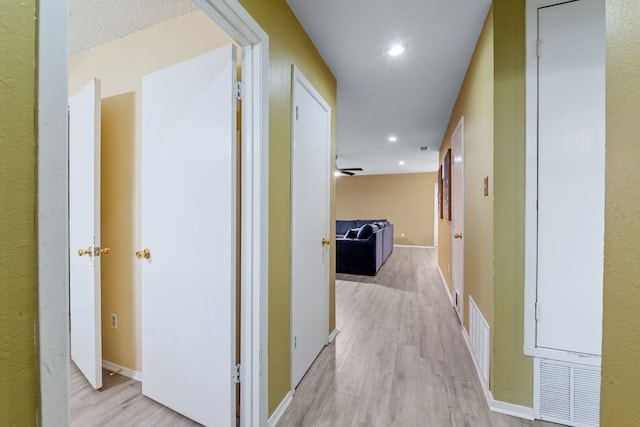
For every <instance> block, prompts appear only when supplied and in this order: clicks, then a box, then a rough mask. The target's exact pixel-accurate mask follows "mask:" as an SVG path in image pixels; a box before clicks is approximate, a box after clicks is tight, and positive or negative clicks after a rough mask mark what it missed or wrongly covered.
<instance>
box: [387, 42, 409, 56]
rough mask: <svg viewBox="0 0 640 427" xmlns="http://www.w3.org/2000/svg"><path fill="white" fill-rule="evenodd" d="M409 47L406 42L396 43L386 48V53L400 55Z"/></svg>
mask: <svg viewBox="0 0 640 427" xmlns="http://www.w3.org/2000/svg"><path fill="white" fill-rule="evenodd" d="M407 49H408V46H407V45H406V44H404V43H398V44H394V45H392V46H391V47H388V48H386V49H385V51H384V53H385V55H388V56H400V55H402V54H403V53H405V52H406V51H407Z"/></svg>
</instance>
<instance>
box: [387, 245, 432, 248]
mask: <svg viewBox="0 0 640 427" xmlns="http://www.w3.org/2000/svg"><path fill="white" fill-rule="evenodd" d="M393 246H394V247H397V248H427V249H433V248H435V246H420V245H393Z"/></svg>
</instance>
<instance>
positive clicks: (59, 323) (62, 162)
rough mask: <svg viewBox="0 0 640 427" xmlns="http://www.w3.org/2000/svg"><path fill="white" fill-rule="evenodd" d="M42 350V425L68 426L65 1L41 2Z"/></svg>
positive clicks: (39, 79)
mask: <svg viewBox="0 0 640 427" xmlns="http://www.w3.org/2000/svg"><path fill="white" fill-rule="evenodd" d="M37 14H38V19H37V25H38V47H37V49H38V59H37V61H38V62H37V68H38V70H39V72H38V89H37V92H38V100H37V103H38V105H37V111H38V113H37V114H38V115H37V118H36V120H37V125H38V127H37V129H38V144H37V150H38V153H37V155H38V159H37V163H38V164H37V168H38V178H37V179H38V184H37V185H38V187H37V188H38V190H37V191H38V199H37V203H38V213H37V215H38V219H37V220H38V230H37V232H38V236H37V239H38V243H37V244H38V253H37V263H38V285H37V286H38V288H37V289H38V316H37V319H38V320H37V322H38V336H37V340H38V343H37V345H38V350H36V353H37V354H38V355H39V375H40V378H39V381H40V387H39V388H40V414H39V417H40V422H41V425H42V426H44V427H48V426H66V425H69V424H70V422H69V413H70V412H69V210H68V193H67V188H68V187H67V182H68V168H67V165H68V163H69V162H68V157H67V156H68V145H67V135H68V134H67V104H68V96H69V93H68V88H67V85H68V80H67V66H68V65H67V63H68V62H67V61H68V59H67V26H68V23H67V19H68V15H69V11H68V6H67V2H66V1H63V2H60V1H55V0H53V1H51V0H40V1H39V2H38V11H37Z"/></svg>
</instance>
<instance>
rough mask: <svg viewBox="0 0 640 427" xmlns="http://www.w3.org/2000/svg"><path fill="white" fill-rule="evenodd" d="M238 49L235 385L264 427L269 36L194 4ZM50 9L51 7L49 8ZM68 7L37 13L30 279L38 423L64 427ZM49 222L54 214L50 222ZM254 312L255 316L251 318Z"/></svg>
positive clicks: (239, 12)
mask: <svg viewBox="0 0 640 427" xmlns="http://www.w3.org/2000/svg"><path fill="white" fill-rule="evenodd" d="M194 1H195V3H196V4H197V5H198V6H200V8H201V9H202V10H203V11H204V12H205V13H206V14H207V15H208V16H209V17H211V18H212V19H213V20H214V21H215V22H216V24H218V25H219V26H220V27H221V28H222V29H223V30H224V31H225V32H227V33H228V34H229V35H230V36H231V37H232V38H233V39H234V41H235V42H236V43H238V44H239V45H240V46H241V47H242V48H243V75H244V76H245V77H246V79H245V81H244V84H245V89H246V91H245V94H246V98H245V100H244V101H243V102H244V108H243V109H242V115H243V120H242V126H243V128H242V132H243V135H247V136H250V137H244V138H242V144H243V150H242V164H243V167H242V186H243V189H244V191H243V194H242V204H243V207H244V210H243V214H242V248H243V249H242V254H241V259H242V272H241V283H242V284H241V286H242V295H243V298H242V302H241V318H242V322H241V339H242V348H244V349H250V350H249V351H244V352H242V355H241V363H242V365H243V379H242V380H243V387H242V388H241V393H242V395H241V399H242V407H241V411H242V413H241V417H240V420H241V425H242V426H243V427H248V426H266V425H267V420H268V414H267V410H268V409H267V366H268V363H267V355H268V351H267V330H268V329H267V319H268V313H267V310H268V307H267V302H268V301H267V295H268V277H269V275H268V260H269V254H268V224H269V222H268V221H269V217H268V212H269V211H268V206H269V193H268V188H269V139H268V138H269V127H268V124H269V86H268V81H269V80H268V69H269V38H268V36H267V34H266V33H265V32H264V31H263V30H262V29H261V27H260V26H259V25H258V24H257V22H256V21H255V20H254V19H253V18H252V17H251V16H250V15H249V13H248V12H247V11H246V10H245V9H244V7H242V5H241V4H240V3H239V2H238V0H194ZM54 3H55V4H54ZM67 15H68V0H65V1H63V2H62V4H60V2H53V1H48V0H42V1H40V3H39V9H38V16H39V19H38V25H39V34H40V37H39V38H38V43H39V46H38V51H39V57H38V64H37V67H38V69H39V70H40V72H39V73H38V79H39V80H38V90H39V96H38V119H37V120H38V129H39V135H38V150H39V151H38V163H39V170H38V177H39V178H38V191H39V198H38V244H39V258H38V272H39V273H38V274H39V279H38V280H39V282H38V289H39V313H38V319H39V327H40V334H39V339H40V342H39V354H40V388H41V402H42V413H41V420H42V425H43V426H45V427H46V426H49V425H51V426H54V425H56V426H57V425H68V424H69V421H68V420H69V394H68V364H69V361H68V346H69V344H68V343H69V337H68V323H67V322H68V258H67V256H68V255H67V254H68V253H69V251H68V250H67V249H65V248H67V247H68V240H67V234H68V233H67V227H68V211H67V187H68V176H67V164H68V161H67V157H66V155H67V154H66V153H67V119H66V117H67V95H68V93H67V92H68V90H67V85H68V70H67V60H68V58H67V33H68V23H67ZM56 215H57V216H56ZM254 313H255V314H256V315H254Z"/></svg>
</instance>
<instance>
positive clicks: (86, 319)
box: [69, 79, 102, 389]
mask: <svg viewBox="0 0 640 427" xmlns="http://www.w3.org/2000/svg"><path fill="white" fill-rule="evenodd" d="M69 248H70V254H69V304H70V323H71V359H72V360H73V361H74V362H75V364H76V365H77V366H78V368H79V369H80V372H82V374H83V375H84V376H85V377H86V378H87V380H88V381H89V382H90V383H91V386H92V387H93V388H94V389H99V388H101V387H102V329H101V328H102V324H101V321H100V311H101V306H100V305H101V302H100V301H101V298H100V81H99V80H95V79H94V80H92V81H91V82H90V83H89V84H88V85H87V86H85V87H84V88H83V89H82V90H81V91H80V92H79V93H78V94H77V95H75V96H73V97H71V98H70V99H69Z"/></svg>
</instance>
